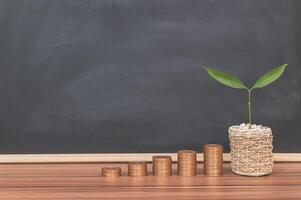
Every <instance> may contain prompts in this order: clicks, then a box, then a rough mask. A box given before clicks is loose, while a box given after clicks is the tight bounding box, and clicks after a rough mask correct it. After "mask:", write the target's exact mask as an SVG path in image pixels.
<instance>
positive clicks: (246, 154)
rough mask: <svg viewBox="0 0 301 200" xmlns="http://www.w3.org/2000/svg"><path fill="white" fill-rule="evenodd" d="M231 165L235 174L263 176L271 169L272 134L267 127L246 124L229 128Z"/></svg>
mask: <svg viewBox="0 0 301 200" xmlns="http://www.w3.org/2000/svg"><path fill="white" fill-rule="evenodd" d="M229 139H230V148H231V152H230V153H231V167H232V171H233V172H234V173H236V174H240V175H245V176H263V175H267V174H270V173H272V169H273V145H272V142H273V135H272V130H271V129H270V128H269V127H265V126H261V125H252V127H251V128H248V126H247V125H246V124H241V125H239V126H237V125H236V126H231V127H230V128H229Z"/></svg>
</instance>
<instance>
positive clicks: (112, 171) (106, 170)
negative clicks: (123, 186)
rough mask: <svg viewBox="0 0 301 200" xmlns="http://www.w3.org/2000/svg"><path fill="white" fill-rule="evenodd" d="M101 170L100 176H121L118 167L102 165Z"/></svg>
mask: <svg viewBox="0 0 301 200" xmlns="http://www.w3.org/2000/svg"><path fill="white" fill-rule="evenodd" d="M101 171H102V176H104V177H118V176H121V168H120V167H103V168H102V170H101Z"/></svg>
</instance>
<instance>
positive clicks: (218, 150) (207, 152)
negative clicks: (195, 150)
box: [203, 144, 223, 176]
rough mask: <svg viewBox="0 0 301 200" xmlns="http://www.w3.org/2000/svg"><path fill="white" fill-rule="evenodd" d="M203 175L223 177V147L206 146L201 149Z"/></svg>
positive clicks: (215, 145) (216, 145) (217, 145)
mask: <svg viewBox="0 0 301 200" xmlns="http://www.w3.org/2000/svg"><path fill="white" fill-rule="evenodd" d="M203 154H204V174H205V175H207V176H221V175H223V146H222V145H219V144H206V145H204V148H203Z"/></svg>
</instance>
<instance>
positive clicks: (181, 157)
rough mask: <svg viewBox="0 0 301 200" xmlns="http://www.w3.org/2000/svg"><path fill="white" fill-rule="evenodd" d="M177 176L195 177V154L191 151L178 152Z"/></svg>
mask: <svg viewBox="0 0 301 200" xmlns="http://www.w3.org/2000/svg"><path fill="white" fill-rule="evenodd" d="M177 154H178V175H179V176H195V175H196V174H197V162H196V154H197V153H196V152H195V151H192V150H182V151H178V153H177Z"/></svg>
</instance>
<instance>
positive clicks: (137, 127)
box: [0, 0, 301, 153]
mask: <svg viewBox="0 0 301 200" xmlns="http://www.w3.org/2000/svg"><path fill="white" fill-rule="evenodd" d="M300 9H301V2H300V1H293V0H286V1H282V0H265V1H263V0H260V1H256V0H249V1H240V0H229V1H217V0H185V1H183V0H163V1H162V0H152V1H149V0H122V1H115V0H103V1H98V0H87V1H85V0H82V1H72V0H39V1H36V0H26V1H17V0H2V1H0V102H1V103H0V153H98V152H102V153H105V152H123V153H127V152H175V151H177V150H179V149H182V148H186V149H195V150H201V147H202V145H203V144H205V143H221V144H223V145H225V147H226V148H227V150H228V136H227V128H228V127H229V126H230V125H232V124H239V123H241V122H245V121H246V119H247V94H246V92H245V91H237V90H233V89H230V88H226V87H223V86H221V85H219V84H218V83H216V82H215V81H213V80H212V79H210V78H209V77H208V75H207V74H206V73H205V71H204V70H203V69H202V68H201V65H206V66H214V67H217V68H219V69H220V70H224V71H227V72H229V73H232V74H235V75H237V76H239V77H241V78H242V79H243V80H246V82H247V83H249V84H250V83H253V82H254V81H255V80H256V79H257V77H259V76H260V75H261V74H262V73H264V72H266V71H268V70H270V69H271V68H272V67H275V66H278V65H280V64H283V63H289V67H288V70H287V72H286V73H285V75H284V76H283V77H282V78H281V79H280V80H279V81H277V82H276V83H274V84H273V85H271V86H269V88H265V89H261V90H257V91H256V92H255V95H254V97H253V100H254V101H253V104H254V107H253V112H254V121H255V122H256V123H259V124H265V125H268V126H270V127H272V128H273V132H274V135H275V142H274V144H275V151H276V152H301V146H300V139H301V134H300V129H301V124H300V120H301V110H300V94H301V87H300V77H301V70H300V56H301V55H300V53H301V41H300V34H301V25H300V23H299V22H298V20H299V19H300V17H301V16H300V13H299V14H298V13H297V10H300Z"/></svg>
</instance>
